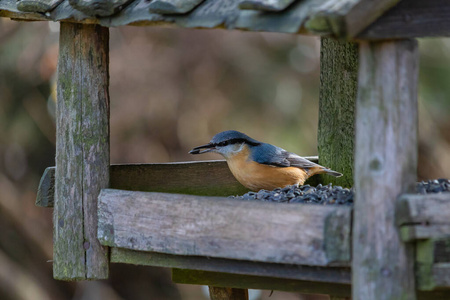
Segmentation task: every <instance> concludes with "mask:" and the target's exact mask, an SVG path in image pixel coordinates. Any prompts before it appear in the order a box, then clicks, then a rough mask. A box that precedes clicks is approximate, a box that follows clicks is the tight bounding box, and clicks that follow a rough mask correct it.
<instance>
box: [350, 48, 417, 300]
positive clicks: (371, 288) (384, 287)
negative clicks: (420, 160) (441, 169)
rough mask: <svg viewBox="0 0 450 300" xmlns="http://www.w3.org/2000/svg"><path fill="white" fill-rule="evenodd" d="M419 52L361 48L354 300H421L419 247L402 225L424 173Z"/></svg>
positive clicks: (356, 146) (353, 264) (357, 129)
mask: <svg viewBox="0 0 450 300" xmlns="http://www.w3.org/2000/svg"><path fill="white" fill-rule="evenodd" d="M417 77H418V49H417V42H416V41H414V40H399V41H386V42H380V43H361V44H360V62H359V78H358V98H357V110H356V111H357V114H356V145H355V150H356V151H355V189H356V191H357V194H356V199H355V205H354V222H353V252H352V253H355V255H353V263H352V271H353V298H354V299H365V300H371V299H374V300H375V299H377V300H378V299H415V298H416V296H415V284H414V256H413V253H414V249H413V245H411V244H404V243H403V242H402V241H401V239H400V234H399V231H398V229H397V226H396V224H395V207H396V200H397V197H398V196H399V195H400V194H402V193H404V192H407V191H410V190H412V188H413V187H414V184H415V182H416V176H417V175H416V173H417Z"/></svg>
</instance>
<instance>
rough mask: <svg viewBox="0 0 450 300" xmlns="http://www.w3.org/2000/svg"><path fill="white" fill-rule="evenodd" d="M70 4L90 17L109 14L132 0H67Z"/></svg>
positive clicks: (117, 10)
mask: <svg viewBox="0 0 450 300" xmlns="http://www.w3.org/2000/svg"><path fill="white" fill-rule="evenodd" d="M68 1H69V3H70V5H71V6H72V7H73V8H75V9H76V10H79V11H81V12H83V13H85V14H86V15H88V16H92V17H107V16H111V15H113V14H115V13H117V12H119V11H120V10H122V8H123V7H124V6H126V5H127V4H129V3H130V2H131V1H133V0H68Z"/></svg>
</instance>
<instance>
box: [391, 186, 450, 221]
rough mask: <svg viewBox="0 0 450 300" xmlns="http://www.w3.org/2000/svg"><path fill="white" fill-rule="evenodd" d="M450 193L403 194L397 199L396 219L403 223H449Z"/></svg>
mask: <svg viewBox="0 0 450 300" xmlns="http://www.w3.org/2000/svg"><path fill="white" fill-rule="evenodd" d="M449 216H450V193H439V194H434V193H433V194H427V195H416V194H404V195H401V197H400V198H399V200H398V203H397V208H396V221H397V224H398V225H403V224H408V225H412V224H432V225H438V224H442V225H444V224H446V225H450V217H449Z"/></svg>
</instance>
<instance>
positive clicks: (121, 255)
mask: <svg viewBox="0 0 450 300" xmlns="http://www.w3.org/2000/svg"><path fill="white" fill-rule="evenodd" d="M111 262H112V263H126V264H134V265H143V266H154V267H166V268H177V269H189V270H198V271H210V272H220V273H229V274H240V275H252V276H264V277H271V278H282V279H295V280H303V281H314V282H322V283H338V284H350V282H351V273H350V268H348V267H312V266H304V265H289V264H275V263H264V262H254V261H245V260H232V259H224V258H215V257H204V256H188V255H173V254H165V253H158V252H144V251H134V250H129V249H123V248H111Z"/></svg>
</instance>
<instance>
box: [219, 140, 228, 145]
mask: <svg viewBox="0 0 450 300" xmlns="http://www.w3.org/2000/svg"><path fill="white" fill-rule="evenodd" d="M226 145H228V142H227V141H224V142H220V143H219V146H226Z"/></svg>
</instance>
